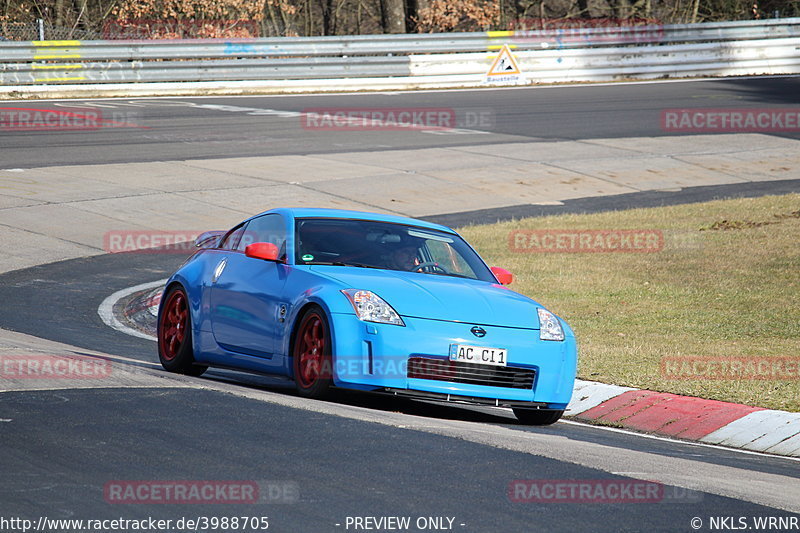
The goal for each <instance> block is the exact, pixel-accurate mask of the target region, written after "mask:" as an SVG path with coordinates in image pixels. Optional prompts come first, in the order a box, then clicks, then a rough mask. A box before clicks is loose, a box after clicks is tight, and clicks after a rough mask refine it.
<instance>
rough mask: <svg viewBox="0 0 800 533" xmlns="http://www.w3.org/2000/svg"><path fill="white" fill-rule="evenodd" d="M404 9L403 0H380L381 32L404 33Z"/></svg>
mask: <svg viewBox="0 0 800 533" xmlns="http://www.w3.org/2000/svg"><path fill="white" fill-rule="evenodd" d="M405 11H406V10H405V6H404V5H403V0H381V18H382V22H383V33H405V32H406V12H405Z"/></svg>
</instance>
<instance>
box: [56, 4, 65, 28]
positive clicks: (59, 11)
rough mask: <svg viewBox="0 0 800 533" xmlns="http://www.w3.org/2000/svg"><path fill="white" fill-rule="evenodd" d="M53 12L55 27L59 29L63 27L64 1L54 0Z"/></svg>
mask: <svg viewBox="0 0 800 533" xmlns="http://www.w3.org/2000/svg"><path fill="white" fill-rule="evenodd" d="M55 12H56V18H55V26H56V27H61V26H63V25H64V0H56V5H55Z"/></svg>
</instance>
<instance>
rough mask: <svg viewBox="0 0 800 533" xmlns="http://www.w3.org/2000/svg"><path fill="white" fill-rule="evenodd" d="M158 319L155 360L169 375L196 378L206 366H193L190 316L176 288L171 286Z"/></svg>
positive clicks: (184, 301) (176, 286)
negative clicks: (156, 359) (156, 355)
mask: <svg viewBox="0 0 800 533" xmlns="http://www.w3.org/2000/svg"><path fill="white" fill-rule="evenodd" d="M163 301H164V305H163V306H162V307H161V314H160V316H159V319H158V358H159V360H160V361H161V366H163V367H164V368H165V369H166V370H169V371H170V372H178V373H180V374H188V375H190V376H199V375H201V374H202V373H203V372H205V371H206V368H207V367H205V366H200V365H196V364H195V361H194V354H193V353H192V317H191V313H190V312H189V299H188V298H187V296H186V291H184V290H183V288H182V287H180V286H179V285H175V286H173V287H171V288H170V289H169V290H168V291H167V293H166V294H165V295H164V297H163Z"/></svg>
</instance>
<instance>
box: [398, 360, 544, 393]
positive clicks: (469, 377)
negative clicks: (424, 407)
mask: <svg viewBox="0 0 800 533" xmlns="http://www.w3.org/2000/svg"><path fill="white" fill-rule="evenodd" d="M535 376H536V372H535V371H533V370H530V369H527V368H514V367H510V366H490V365H476V364H473V363H462V362H456V361H450V360H449V359H433V358H430V357H410V358H409V359H408V377H409V378H414V379H432V380H435V381H450V382H453V383H465V384H468V385H488V386H490V387H505V388H508V389H532V388H533V380H534V377H535Z"/></svg>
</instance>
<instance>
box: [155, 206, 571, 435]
mask: <svg viewBox="0 0 800 533" xmlns="http://www.w3.org/2000/svg"><path fill="white" fill-rule="evenodd" d="M196 244H197V247H198V250H197V252H196V253H195V254H194V255H192V256H191V257H190V258H189V259H188V260H187V261H186V262H185V263H184V264H183V265H182V266H181V267H180V268H179V269H178V270H177V272H175V273H174V274H173V275H172V277H170V279H169V280H168V281H167V284H166V287H165V289H164V294H163V297H162V299H161V304H160V307H159V313H158V353H159V359H160V360H161V364H162V365H163V366H164V368H165V369H167V370H169V371H172V372H180V373H184V374H191V375H195V376H198V375H200V374H202V373H203V372H204V371H205V370H206V368H208V367H221V368H228V369H235V370H243V371H250V372H260V373H267V374H279V375H284V376H288V377H290V378H292V379H294V381H295V384H296V387H297V391H298V393H299V394H300V395H301V396H305V397H309V398H321V397H324V396H325V395H326V393H328V392H329V391H330V389H331V388H332V387H338V388H346V389H358V390H367V391H380V392H385V393H390V394H395V395H403V396H408V397H412V398H420V399H426V400H441V401H449V402H459V403H470V404H484V405H492V406H500V407H511V408H512V409H513V410H514V413H515V414H516V416H517V418H518V419H519V420H520V421H521V422H523V423H526V424H536V425H544V424H552V423H553V422H555V421H557V420H558V419H559V418H560V417H561V415H562V414H563V413H564V409H565V408H566V407H567V404H568V403H569V401H570V397H571V395H572V387H573V384H574V381H575V372H576V364H577V350H576V344H575V337H574V335H573V333H572V330H571V329H570V328H569V326H568V325H567V324H566V323H565V322H564V321H563V320H561V319H560V318H559V317H557V316H555V315H554V314H553V313H551V312H550V311H548V310H547V309H545V308H544V307H542V306H541V305H539V304H538V303H536V302H535V301H533V300H531V299H530V298H527V297H526V296H523V295H521V294H518V293H516V292H513V291H511V290H509V289H507V288H505V287H504V286H503V285H506V284H509V283H511V281H512V276H511V274H510V273H509V272H508V271H506V270H503V269H501V268H497V267H492V268H489V267H487V266H486V264H485V263H484V262H483V260H482V259H481V258H480V256H479V255H478V254H477V253H476V252H475V250H473V249H472V248H471V247H470V245H469V244H467V243H466V241H464V240H463V239H462V238H461V237H460V236H459V235H458V234H457V233H456V232H455V231H453V230H452V229H450V228H447V227H445V226H440V225H438V224H432V223H429V222H423V221H420V220H414V219H410V218H404V217H398V216H391V215H378V214H372V213H361V212H355V211H339V210H332V209H274V210H271V211H267V212H265V213H261V214H259V215H256V216H254V217H252V218H249V219H247V220H245V221H244V222H242V223H241V224H238V225H237V226H235V227H234V228H233V229H231V230H229V231H227V232H221V231H218V232H207V233H205V234H203V235H201V236H200V237H198V239H197V243H196Z"/></svg>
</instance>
